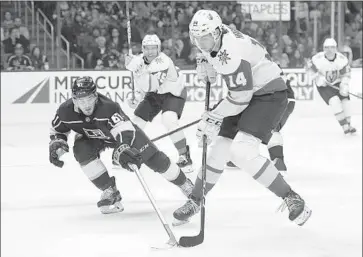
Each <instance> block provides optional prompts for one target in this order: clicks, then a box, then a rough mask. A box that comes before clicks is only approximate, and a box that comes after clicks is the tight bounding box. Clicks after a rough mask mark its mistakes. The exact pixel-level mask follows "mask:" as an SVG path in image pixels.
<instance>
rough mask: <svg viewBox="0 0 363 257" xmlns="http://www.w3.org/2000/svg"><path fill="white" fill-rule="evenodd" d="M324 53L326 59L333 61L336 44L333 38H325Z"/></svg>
mask: <svg viewBox="0 0 363 257" xmlns="http://www.w3.org/2000/svg"><path fill="white" fill-rule="evenodd" d="M323 48H324V53H325V55H326V57H327V58H328V59H333V58H334V56H335V54H336V52H337V42H336V41H335V40H334V38H327V39H325V41H324V44H323Z"/></svg>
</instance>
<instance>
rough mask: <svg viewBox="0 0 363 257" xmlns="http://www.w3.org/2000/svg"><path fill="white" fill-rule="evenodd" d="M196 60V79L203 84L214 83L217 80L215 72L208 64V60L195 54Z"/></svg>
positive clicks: (199, 54) (201, 55)
mask: <svg viewBox="0 0 363 257" xmlns="http://www.w3.org/2000/svg"><path fill="white" fill-rule="evenodd" d="M196 60H197V76H198V79H199V80H202V81H204V82H207V81H209V82H210V83H215V82H216V80H217V72H216V70H215V69H214V68H213V66H212V64H210V63H208V60H207V59H206V58H205V56H204V55H203V54H201V53H198V54H197V56H196Z"/></svg>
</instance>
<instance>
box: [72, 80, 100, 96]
mask: <svg viewBox="0 0 363 257" xmlns="http://www.w3.org/2000/svg"><path fill="white" fill-rule="evenodd" d="M96 90H97V86H96V84H95V83H94V82H93V79H92V78H91V77H88V76H85V77H80V78H77V79H76V80H75V81H74V82H73V85H72V97H75V98H78V97H84V96H88V95H91V94H94V93H96Z"/></svg>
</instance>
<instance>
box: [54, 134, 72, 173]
mask: <svg viewBox="0 0 363 257" xmlns="http://www.w3.org/2000/svg"><path fill="white" fill-rule="evenodd" d="M67 152H69V146H68V144H67V142H66V141H64V140H63V139H59V138H56V139H53V140H52V141H50V143H49V161H50V162H51V163H53V164H54V165H55V166H57V167H59V168H62V167H63V165H64V161H61V160H59V158H60V157H61V156H62V155H63V154H65V153H67Z"/></svg>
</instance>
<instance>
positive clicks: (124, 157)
mask: <svg viewBox="0 0 363 257" xmlns="http://www.w3.org/2000/svg"><path fill="white" fill-rule="evenodd" d="M112 161H113V162H114V163H116V164H118V165H120V166H121V167H122V168H124V169H126V170H129V171H133V170H132V169H131V168H130V167H129V164H135V165H136V166H137V167H138V168H140V167H141V164H142V157H141V154H140V152H139V150H137V149H136V148H130V146H129V145H127V144H123V145H120V146H118V147H115V149H114V150H113V153H112Z"/></svg>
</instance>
